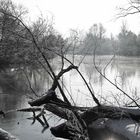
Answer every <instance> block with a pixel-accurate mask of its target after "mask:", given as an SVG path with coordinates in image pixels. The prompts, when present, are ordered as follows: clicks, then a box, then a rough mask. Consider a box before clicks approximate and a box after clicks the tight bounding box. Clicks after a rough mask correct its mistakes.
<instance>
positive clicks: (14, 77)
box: [0, 56, 140, 140]
mask: <svg viewBox="0 0 140 140" xmlns="http://www.w3.org/2000/svg"><path fill="white" fill-rule="evenodd" d="M82 58H83V57H82V56H77V57H76V59H75V62H74V63H75V64H76V65H79V64H80V67H79V70H80V71H81V73H82V74H83V76H84V77H85V78H86V80H87V82H88V83H89V85H90V87H91V89H92V90H93V91H94V93H95V95H96V96H97V97H98V99H99V100H100V102H102V103H103V104H108V105H112V104H114V105H117V106H122V105H129V104H130V102H131V101H130V100H129V99H128V98H127V97H126V96H124V95H123V94H122V93H121V92H120V91H119V90H117V89H116V88H115V87H114V86H113V85H111V84H110V83H109V82H108V81H106V80H105V79H104V78H103V77H102V76H101V75H100V74H99V73H98V72H97V71H96V69H95V67H94V63H93V57H92V56H87V57H86V58H85V59H84V60H83V61H82V63H80V62H81V60H82ZM111 59H112V56H102V57H100V56H97V57H96V60H95V61H96V65H97V67H98V69H100V70H101V71H102V72H103V73H104V74H105V76H106V77H107V78H108V79H110V80H111V81H112V82H113V83H115V84H116V85H117V86H118V87H120V88H121V89H123V90H124V91H125V92H126V93H128V94H129V95H131V96H133V98H135V99H136V100H139V99H138V97H139V95H140V84H139V81H140V58H138V57H115V58H114V59H112V61H110V60H111ZM56 60H58V61H56ZM60 63H61V60H60V59H57V58H55V59H54V60H53V61H52V66H53V69H54V71H55V72H56V73H58V72H59V69H60V68H61V65H60ZM27 75H28V76H29V79H30V82H31V84H32V87H33V88H34V89H35V90H36V91H37V93H38V94H42V93H43V92H45V91H46V90H47V89H48V88H49V86H50V85H51V80H50V78H49V76H48V75H47V74H46V73H45V72H44V71H43V70H38V71H36V70H32V71H28V70H27ZM25 77H26V76H25V74H23V72H15V70H11V71H9V72H6V73H4V72H1V73H0V110H4V111H5V112H6V118H3V117H0V127H1V128H3V129H5V130H7V131H9V132H11V133H12V134H13V135H15V136H17V137H18V138H20V139H21V140H46V139H47V140H52V139H54V138H53V136H52V135H51V134H50V131H49V129H48V130H46V131H45V133H43V134H42V133H41V130H42V126H41V125H40V124H39V123H37V122H36V123H35V124H34V125H31V123H32V121H31V120H28V119H26V118H29V117H31V115H32V114H31V113H21V112H16V109H20V108H24V107H29V105H28V101H29V100H30V98H29V96H31V97H32V96H33V94H29V90H27V89H28V87H29V86H28V82H27V79H26V78H25ZM61 80H62V82H63V83H64V84H65V86H63V89H64V91H65V93H66V94H67V96H68V98H69V99H70V100H71V98H70V96H69V94H71V96H72V97H73V100H74V102H76V103H77V105H79V106H93V105H95V104H94V103H93V101H92V98H91V96H90V93H89V91H88V90H87V87H86V85H85V83H84V82H83V80H82V79H81V77H80V76H79V75H78V73H77V72H76V71H74V70H72V71H71V72H70V73H66V74H65V75H64V77H63V78H62V79H61ZM65 87H66V88H65ZM67 91H69V92H67ZM58 123H59V121H58V119H56V118H55V117H54V118H53V122H50V124H51V125H52V126H53V125H57V124H58Z"/></svg>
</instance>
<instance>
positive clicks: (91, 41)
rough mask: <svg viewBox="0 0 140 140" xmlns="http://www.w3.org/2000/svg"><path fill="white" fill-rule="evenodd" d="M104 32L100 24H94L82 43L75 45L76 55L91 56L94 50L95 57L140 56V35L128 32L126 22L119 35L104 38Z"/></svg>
mask: <svg viewBox="0 0 140 140" xmlns="http://www.w3.org/2000/svg"><path fill="white" fill-rule="evenodd" d="M105 33H106V30H105V28H104V27H103V25H102V24H101V23H99V24H94V25H93V26H92V27H91V28H90V29H89V31H88V32H87V33H86V35H85V36H84V38H83V43H82V44H81V45H80V46H78V45H77V53H78V54H89V55H92V54H93V53H94V51H95V50H96V54H97V55H112V54H116V55H123V56H139V55H140V34H138V35H136V34H135V33H133V32H132V31H130V30H128V28H127V25H126V22H123V23H122V26H121V28H120V33H119V34H118V35H117V36H116V37H113V35H112V34H111V36H110V37H106V35H105Z"/></svg>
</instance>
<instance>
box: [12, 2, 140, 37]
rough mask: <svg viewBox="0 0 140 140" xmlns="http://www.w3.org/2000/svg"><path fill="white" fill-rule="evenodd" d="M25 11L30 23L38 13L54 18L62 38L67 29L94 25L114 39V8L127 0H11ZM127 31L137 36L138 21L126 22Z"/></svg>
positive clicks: (117, 28)
mask: <svg viewBox="0 0 140 140" xmlns="http://www.w3.org/2000/svg"><path fill="white" fill-rule="evenodd" d="M13 1H14V2H15V3H18V4H23V5H24V6H25V7H27V9H28V10H29V13H30V17H31V19H32V20H33V19H35V18H37V17H38V16H39V14H40V13H42V14H43V15H44V17H45V16H47V15H49V17H50V16H51V15H52V16H53V17H54V23H55V24H54V27H55V28H56V29H57V31H59V32H60V33H62V34H63V35H66V34H67V33H68V31H69V30H70V29H79V30H81V29H83V30H88V29H89V28H90V27H91V26H92V25H93V24H94V23H99V22H100V23H102V24H103V25H104V27H105V28H106V30H107V35H109V34H110V33H111V32H112V33H113V34H114V35H116V34H117V33H118V32H119V31H120V26H121V22H122V19H119V20H114V19H115V14H117V12H118V11H117V10H116V9H117V7H120V6H123V5H125V4H126V3H127V0H13ZM126 20H127V22H128V24H127V25H128V27H129V29H130V30H132V31H133V32H135V33H139V32H140V17H138V16H130V17H128V18H126Z"/></svg>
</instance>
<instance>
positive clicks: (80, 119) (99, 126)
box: [0, 9, 140, 140]
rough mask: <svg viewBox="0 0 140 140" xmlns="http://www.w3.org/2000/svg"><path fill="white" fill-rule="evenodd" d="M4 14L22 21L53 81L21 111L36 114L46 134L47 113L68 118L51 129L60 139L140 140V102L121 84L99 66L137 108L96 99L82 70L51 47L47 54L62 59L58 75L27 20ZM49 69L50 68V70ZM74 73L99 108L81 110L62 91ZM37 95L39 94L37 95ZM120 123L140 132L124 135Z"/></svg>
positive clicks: (81, 108) (0, 10) (47, 124)
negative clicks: (65, 80)
mask: <svg viewBox="0 0 140 140" xmlns="http://www.w3.org/2000/svg"><path fill="white" fill-rule="evenodd" d="M0 12H1V13H2V14H5V15H6V16H9V17H10V18H13V19H14V20H16V21H18V23H19V24H20V26H22V27H23V28H24V30H26V31H27V32H28V34H29V35H30V39H31V40H28V38H25V40H26V41H31V42H32V44H33V47H34V49H36V51H37V52H38V53H39V54H40V55H41V57H42V59H43V62H42V61H40V60H38V59H37V61H38V62H39V63H40V65H41V66H42V68H44V69H45V70H46V72H47V73H48V74H49V75H50V77H51V79H52V85H51V87H50V88H49V90H48V91H47V92H45V93H44V95H42V96H41V97H37V99H35V100H33V101H30V102H29V105H30V106H31V107H30V108H24V109H20V110H18V111H24V112H32V113H33V116H32V117H31V118H29V119H32V120H33V122H32V123H35V122H36V121H38V122H39V123H40V124H41V125H42V127H43V129H42V132H44V131H45V130H46V129H48V128H49V123H48V120H47V118H46V116H45V113H46V111H49V112H52V113H53V114H55V115H57V116H58V117H60V118H61V119H64V120H65V121H64V122H63V123H62V124H60V125H58V126H55V127H51V128H50V130H51V132H52V134H53V135H54V136H56V137H61V138H66V139H71V140H89V139H91V140H95V139H98V140H100V139H101V140H103V139H105V138H106V139H109V138H110V137H111V136H112V138H114V139H115V138H116V139H121V140H128V139H136V140H137V139H139V138H140V134H139V133H140V130H139V121H140V110H139V103H137V101H135V100H134V99H133V98H132V97H131V96H129V95H128V94H127V93H126V92H124V91H123V90H121V89H120V88H119V87H118V86H117V85H115V84H114V83H113V82H111V81H110V80H109V79H108V78H107V77H106V76H105V74H103V73H101V71H100V70H99V69H98V67H97V66H96V64H95V68H96V70H97V71H98V72H99V73H100V75H101V76H102V77H103V78H105V79H106V80H108V81H109V82H110V83H111V84H112V85H114V86H115V87H116V88H117V89H119V90H120V91H121V92H122V93H123V94H124V95H125V96H127V97H128V98H129V99H130V100H131V101H132V104H134V105H135V108H134V109H131V108H128V107H116V106H105V105H104V104H101V103H100V101H99V99H98V98H97V97H96V96H95V93H94V92H93V91H92V90H91V88H90V86H89V84H88V83H87V81H86V79H85V78H84V76H83V75H82V74H81V72H80V71H79V69H78V66H75V65H74V64H73V63H72V62H71V61H70V60H69V59H67V58H66V57H65V56H64V53H63V50H61V52H62V53H58V52H55V51H54V50H51V49H49V48H47V51H50V52H53V53H55V54H56V55H58V56H61V59H62V67H61V69H60V71H59V72H58V74H56V73H55V72H54V71H53V68H52V66H51V64H50V62H49V61H48V59H47V57H46V55H45V54H44V52H43V51H42V49H41V47H40V44H39V42H38V40H37V39H36V37H35V36H34V34H33V33H32V31H31V30H30V29H29V27H28V26H26V24H25V23H24V22H23V20H22V19H20V18H19V16H18V15H14V14H13V13H10V12H9V11H8V12H6V11H5V10H4V9H0ZM18 36H19V35H18ZM19 37H20V36H19ZM46 46H47V43H46ZM94 56H95V54H94ZM65 61H67V62H68V63H69V66H67V67H66V68H64V65H65V63H64V62H65ZM46 66H47V68H48V69H46ZM71 70H76V71H77V72H78V73H79V75H80V76H81V78H82V80H83V81H84V83H85V85H86V86H87V90H88V91H89V93H90V95H91V97H92V100H93V102H94V103H95V106H90V107H81V106H77V105H76V103H71V102H70V100H69V99H68V97H67V96H66V94H65V91H64V90H63V88H62V86H63V84H61V83H60V79H61V77H62V76H63V75H64V74H65V73H67V72H69V71H71ZM32 91H33V89H32ZM58 91H59V92H58ZM33 92H34V91H33ZM59 94H60V95H61V97H62V98H59V97H58V95H59ZM35 95H37V94H36V93H35ZM38 112H39V113H38ZM124 121H126V123H123V122H124ZM118 122H122V124H124V125H123V130H127V128H126V127H127V126H128V125H130V124H136V125H138V127H137V128H136V129H137V131H133V132H132V133H131V132H130V133H129V131H126V132H125V133H123V132H124V131H122V130H121V129H120V131H119V129H117V128H119V126H117V127H113V124H115V123H116V124H118ZM136 125H135V127H136ZM113 128H114V129H113ZM127 132H128V133H129V134H128V133H127Z"/></svg>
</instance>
